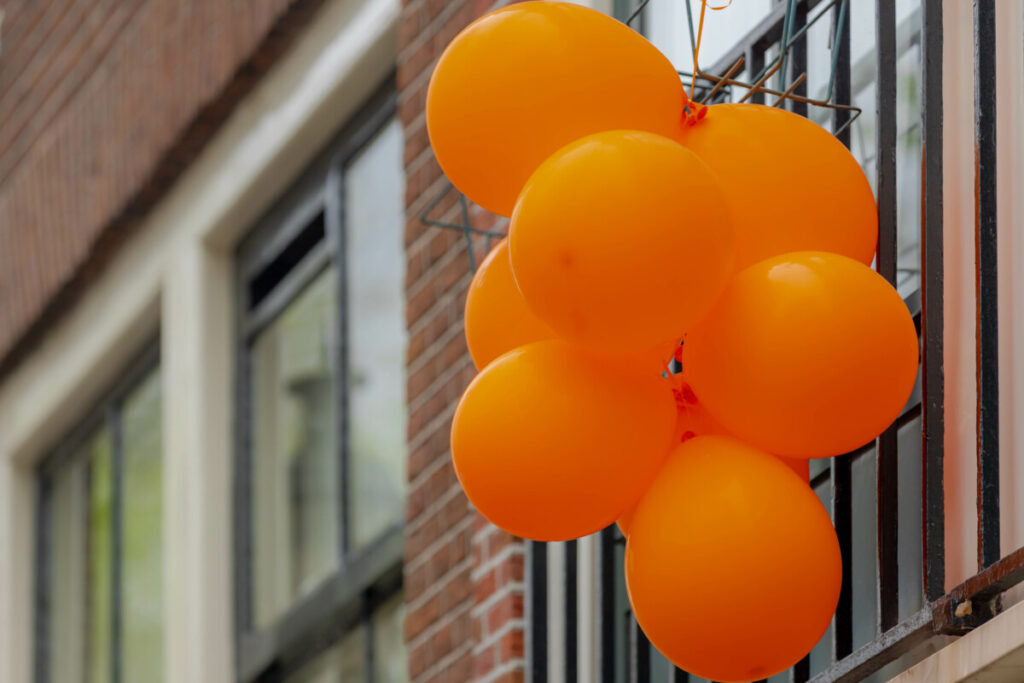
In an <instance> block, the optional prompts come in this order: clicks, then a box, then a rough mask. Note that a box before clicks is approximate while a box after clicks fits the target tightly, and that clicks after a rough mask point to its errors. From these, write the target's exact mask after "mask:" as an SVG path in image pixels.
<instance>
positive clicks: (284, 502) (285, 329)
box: [251, 269, 340, 626]
mask: <svg viewBox="0 0 1024 683" xmlns="http://www.w3.org/2000/svg"><path fill="white" fill-rule="evenodd" d="M337 301H338V297H337V275H336V272H335V271H334V270H333V269H328V270H325V271H324V272H323V273H321V274H320V275H319V276H317V278H316V279H315V280H314V281H313V282H312V283H311V284H310V285H308V286H307V287H306V289H305V290H304V291H303V292H302V293H301V294H299V296H298V297H296V298H295V300H294V301H292V302H291V303H290V304H289V305H288V306H287V308H285V309H284V311H282V312H281V314H280V315H279V316H278V317H277V319H276V320H275V321H274V322H272V323H271V324H270V325H269V326H268V327H267V329H265V330H264V331H263V332H261V333H260V334H259V336H258V337H257V338H256V340H255V342H254V343H253V346H252V352H251V354H252V355H251V358H252V427H251V429H252V456H253V459H252V475H251V476H252V486H253V497H252V515H253V531H254V538H253V556H252V561H253V567H252V571H253V580H254V583H255V586H256V591H255V596H254V612H255V614H254V616H255V620H256V623H257V625H259V626H263V625H266V624H268V623H270V622H271V621H273V619H274V618H276V617H277V616H279V615H280V614H281V613H282V612H283V611H284V610H285V609H287V608H288V607H289V606H290V605H291V604H292V602H293V601H294V599H295V598H296V597H298V596H300V595H305V594H308V593H309V592H310V591H311V590H312V589H313V588H314V587H316V585H318V584H319V583H320V582H321V581H322V580H323V579H324V578H326V577H327V576H329V575H330V574H331V573H332V572H333V571H334V570H336V569H337V567H338V562H339V558H340V552H339V540H340V521H339V516H340V500H339V491H338V483H339V480H340V475H339V463H338V460H339V459H338V449H337V436H336V432H337V429H336V423H335V421H334V415H335V414H336V410H335V400H334V393H335V392H334V391H333V387H334V382H335V379H334V378H335V374H336V373H335V366H336V362H335V358H336V357H337V341H336V338H337V333H336V330H337V317H336V316H337V308H338V306H337Z"/></svg>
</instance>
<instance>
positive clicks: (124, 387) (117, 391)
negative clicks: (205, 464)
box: [32, 338, 163, 683]
mask: <svg viewBox="0 0 1024 683" xmlns="http://www.w3.org/2000/svg"><path fill="white" fill-rule="evenodd" d="M159 369H160V343H159V339H158V338H157V339H152V340H151V341H149V342H148V343H146V344H145V345H144V350H143V351H142V352H141V353H139V354H138V355H137V356H136V357H135V358H134V359H133V360H132V361H131V362H130V363H129V364H128V365H127V367H126V368H125V370H124V372H123V374H122V376H121V377H120V378H119V379H118V380H117V381H116V382H115V383H114V384H113V385H112V386H110V388H108V389H107V390H106V391H105V392H104V393H103V394H101V395H100V397H99V398H98V399H97V400H96V401H95V402H94V403H93V407H92V408H91V409H90V410H89V411H88V412H87V413H86V415H85V417H84V418H82V419H81V420H79V421H78V422H77V423H76V425H75V426H74V427H72V428H71V429H70V430H69V431H68V432H67V433H66V434H65V435H64V436H63V437H62V438H61V439H60V441H59V442H58V445H57V446H56V447H54V448H53V449H52V450H51V451H50V452H49V453H48V454H47V455H46V456H44V457H43V459H42V460H40V462H39V464H38V466H37V467H36V506H35V507H36V515H35V529H34V530H35V547H34V558H33V559H34V562H33V578H34V587H33V632H34V633H33V635H34V638H33V679H32V680H33V681H35V683H50V665H51V658H50V656H49V655H50V642H49V633H50V628H49V626H50V618H51V615H50V611H49V607H50V596H49V587H50V578H51V577H52V569H53V565H52V562H51V561H50V556H49V552H48V550H49V545H50V544H49V541H50V534H51V526H50V521H51V515H50V511H51V506H50V502H51V501H52V500H53V498H52V486H53V481H52V480H53V477H54V476H55V475H56V474H57V473H59V472H60V471H61V470H62V469H63V468H65V467H68V466H70V465H71V464H72V463H74V462H75V461H76V460H78V459H79V458H81V457H82V454H81V448H82V447H83V446H84V445H86V444H87V443H88V442H89V440H90V439H91V438H92V437H93V436H95V434H96V433H97V431H98V430H100V429H101V428H103V427H106V428H107V429H108V430H109V433H110V448H111V466H112V477H113V481H112V484H113V490H112V501H111V510H112V520H111V523H112V526H113V528H112V529H111V554H112V557H111V563H110V565H111V591H112V592H111V601H110V610H111V614H110V625H111V634H110V646H111V651H110V661H111V683H121V680H122V671H121V669H122V667H121V663H122V657H121V645H122V641H123V628H122V623H121V604H122V602H121V590H122V588H123V587H122V585H121V577H122V575H123V573H122V562H121V561H122V557H121V548H122V539H123V534H124V516H123V511H124V481H123V480H124V451H123V438H122V421H121V417H122V410H123V408H124V402H125V399H126V398H128V396H129V395H130V394H131V393H132V392H133V391H134V390H135V389H137V388H138V387H139V386H140V385H141V383H142V381H143V380H145V379H146V378H147V377H148V376H149V375H150V373H152V372H153V371H154V370H159ZM161 458H163V453H162V452H161Z"/></svg>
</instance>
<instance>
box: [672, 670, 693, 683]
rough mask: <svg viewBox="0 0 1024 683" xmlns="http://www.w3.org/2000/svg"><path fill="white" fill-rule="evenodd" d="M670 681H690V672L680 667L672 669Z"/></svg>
mask: <svg viewBox="0 0 1024 683" xmlns="http://www.w3.org/2000/svg"><path fill="white" fill-rule="evenodd" d="M672 683H690V674H688V673H686V672H685V671H683V670H682V669H675V670H673V671H672Z"/></svg>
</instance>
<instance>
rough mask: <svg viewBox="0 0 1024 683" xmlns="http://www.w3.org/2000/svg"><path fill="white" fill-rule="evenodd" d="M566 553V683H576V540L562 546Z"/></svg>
mask: <svg viewBox="0 0 1024 683" xmlns="http://www.w3.org/2000/svg"><path fill="white" fill-rule="evenodd" d="M562 550H563V552H564V553H565V565H564V567H565V571H564V578H563V583H562V585H563V589H564V590H565V683H576V678H577V675H578V674H577V650H578V638H579V626H578V624H577V620H578V619H579V606H578V605H577V593H576V591H577V565H578V560H579V545H578V544H577V543H576V541H575V540H571V541H566V542H565V543H563V544H562Z"/></svg>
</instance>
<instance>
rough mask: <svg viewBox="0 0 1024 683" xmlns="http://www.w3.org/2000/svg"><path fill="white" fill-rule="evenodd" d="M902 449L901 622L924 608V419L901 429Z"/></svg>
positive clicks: (900, 477)
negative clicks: (922, 521)
mask: <svg viewBox="0 0 1024 683" xmlns="http://www.w3.org/2000/svg"><path fill="white" fill-rule="evenodd" d="M897 438H898V442H897V443H898V448H899V482H900V497H899V517H898V519H899V528H898V531H897V533H898V534H899V536H898V538H899V551H898V552H899V576H900V579H899V596H900V611H899V615H900V619H906V618H907V617H909V616H911V615H913V614H914V613H916V612H917V611H918V610H919V609H921V608H922V607H924V577H923V568H922V566H921V565H922V549H921V544H922V541H923V539H922V530H921V509H922V507H921V506H922V505H923V504H924V502H923V500H922V494H921V477H922V470H921V418H920V417H916V418H914V419H913V420H911V421H910V422H908V423H907V424H906V425H904V426H903V427H901V428H900V431H899V436H898V437H897Z"/></svg>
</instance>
